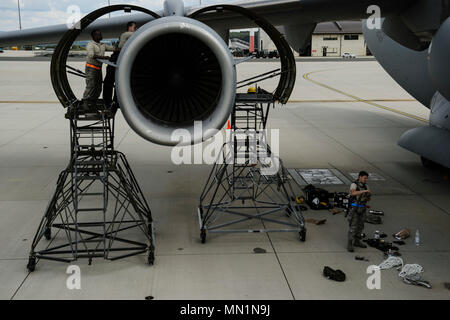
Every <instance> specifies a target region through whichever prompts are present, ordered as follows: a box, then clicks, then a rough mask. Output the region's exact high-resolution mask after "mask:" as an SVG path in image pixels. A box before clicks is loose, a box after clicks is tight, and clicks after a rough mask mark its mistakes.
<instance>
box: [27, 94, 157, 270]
mask: <svg viewBox="0 0 450 320" xmlns="http://www.w3.org/2000/svg"><path fill="white" fill-rule="evenodd" d="M79 103H80V102H77V104H79ZM79 110H80V108H78V107H77V105H75V106H74V107H69V109H68V113H67V115H66V118H68V119H69V121H70V136H71V158H70V162H69V165H68V166H67V168H66V169H65V170H64V171H62V172H61V173H60V175H59V178H58V181H57V186H56V190H55V193H54V195H53V197H52V199H51V200H50V203H49V205H48V207H47V210H46V212H45V215H44V217H43V218H42V220H41V223H40V225H39V228H38V230H37V233H36V235H35V237H34V240H33V244H32V246H31V252H30V258H29V261H28V265H27V268H28V270H29V271H34V270H35V266H36V261H37V259H47V260H54V261H61V262H67V263H70V262H72V261H75V260H77V259H80V258H87V259H89V264H91V262H92V259H93V258H104V259H107V260H117V259H121V258H125V257H130V256H133V255H138V254H143V253H148V263H149V264H150V265H152V264H153V263H154V260H155V255H154V250H155V248H154V235H153V221H152V216H151V211H150V208H149V206H148V203H147V201H146V200H145V198H144V196H143V194H142V191H141V189H140V187H139V185H138V183H137V181H136V178H135V176H134V174H133V172H132V170H131V168H130V165H129V164H128V161H127V159H126V157H125V155H124V154H123V153H121V152H118V151H116V150H114V117H115V112H113V111H110V109H108V108H106V107H105V105H104V104H103V102H102V101H101V100H99V102H98V103H97V107H96V108H95V110H96V111H94V112H90V113H89V112H82V111H79ZM135 229H138V231H139V232H134V233H133V231H134V230H135ZM54 231H57V233H56V234H55V237H53V239H52V234H53V232H54ZM139 236H140V237H139ZM43 238H45V239H46V240H52V241H51V243H50V244H47V246H46V248H45V249H41V250H37V247H38V245H39V244H40V243H41V242H43Z"/></svg>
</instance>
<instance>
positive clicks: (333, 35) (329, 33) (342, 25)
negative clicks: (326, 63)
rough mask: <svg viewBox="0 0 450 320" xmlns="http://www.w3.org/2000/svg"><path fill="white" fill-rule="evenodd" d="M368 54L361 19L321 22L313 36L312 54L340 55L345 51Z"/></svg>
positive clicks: (318, 55) (316, 55) (357, 54)
mask: <svg viewBox="0 0 450 320" xmlns="http://www.w3.org/2000/svg"><path fill="white" fill-rule="evenodd" d="M346 52H348V53H353V54H355V55H356V56H365V55H367V53H368V52H367V44H366V41H365V39H364V35H363V33H362V25H361V21H339V22H325V23H319V24H318V25H317V27H316V29H315V30H314V33H313V35H312V37H311V56H314V57H322V56H327V57H338V56H342V55H343V54H344V53H346Z"/></svg>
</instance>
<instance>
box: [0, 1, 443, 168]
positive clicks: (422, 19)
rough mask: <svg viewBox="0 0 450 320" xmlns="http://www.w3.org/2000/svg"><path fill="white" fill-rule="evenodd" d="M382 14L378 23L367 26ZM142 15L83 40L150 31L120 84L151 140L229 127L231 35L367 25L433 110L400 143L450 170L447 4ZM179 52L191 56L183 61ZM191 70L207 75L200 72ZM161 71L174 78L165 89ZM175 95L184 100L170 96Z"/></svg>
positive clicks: (317, 5)
mask: <svg viewBox="0 0 450 320" xmlns="http://www.w3.org/2000/svg"><path fill="white" fill-rule="evenodd" d="M130 7H133V8H131V9H135V7H134V6H130ZM242 10H244V11H242ZM377 10H378V13H379V14H380V16H379V20H376V18H375V19H373V20H371V22H372V23H373V25H370V23H366V21H369V20H365V19H368V18H369V19H371V16H372V14H376V13H377ZM125 11H127V10H125ZM128 11H129V10H128ZM138 11H139V10H138ZM140 11H143V12H140V13H136V14H134V13H133V14H132V15H122V16H117V17H112V18H110V19H100V20H96V21H89V23H87V22H86V20H85V21H84V22H83V23H85V24H87V26H86V27H84V26H83V25H81V27H82V28H81V29H82V30H80V33H79V34H78V37H77V40H78V41H80V40H89V39H90V32H91V31H92V30H94V29H100V30H101V31H102V33H103V35H104V37H105V38H109V37H111V38H114V37H116V36H117V34H118V33H120V32H121V31H123V26H124V25H125V24H126V22H127V21H130V20H133V21H136V22H137V23H138V24H139V25H142V27H141V28H140V29H139V30H138V31H137V32H136V33H135V34H134V35H133V36H132V37H131V38H130V40H129V41H128V42H127V44H126V45H125V47H124V48H123V50H122V52H121V54H120V57H119V60H118V63H117V72H116V86H117V92H118V97H119V105H120V107H121V110H122V112H123V113H124V116H125V118H126V120H127V122H128V123H129V124H130V126H131V127H132V128H133V129H134V130H135V131H136V132H137V133H138V134H139V135H141V136H142V137H144V138H145V139H147V140H149V141H152V142H154V143H158V144H162V145H172V144H173V142H172V141H171V140H170V135H171V132H172V131H173V129H174V128H186V129H188V130H190V131H191V130H193V122H194V120H203V125H204V126H206V128H205V130H206V131H207V129H220V128H222V127H223V125H224V124H225V123H226V121H227V120H228V117H229V115H230V113H231V110H232V107H233V103H234V98H235V95H236V73H235V69H234V62H233V58H232V56H231V54H230V51H229V49H228V46H227V45H226V43H228V39H227V37H228V34H229V30H230V29H241V28H254V27H258V26H261V24H262V22H261V21H262V20H264V21H267V22H269V23H270V25H271V26H269V27H273V26H275V27H277V29H278V30H281V32H282V34H283V35H284V37H285V39H286V40H287V42H288V43H289V45H290V46H291V47H292V48H294V49H295V50H299V49H301V48H303V47H304V46H305V45H306V44H307V40H308V38H309V37H310V35H311V34H312V32H313V31H314V29H315V27H316V25H317V23H320V22H326V21H338V20H355V19H363V21H362V24H363V32H364V35H365V39H366V41H367V44H368V47H369V49H370V51H371V52H372V54H373V55H374V56H375V57H376V59H377V60H378V62H379V63H380V64H381V65H382V67H383V68H384V69H385V70H386V71H387V72H388V73H389V74H390V75H391V76H392V78H393V79H394V80H395V81H397V82H398V83H399V84H400V85H401V86H402V87H403V88H404V89H405V90H406V91H407V92H408V93H410V94H411V95H412V96H413V97H415V98H416V99H417V100H418V101H419V102H421V103H422V104H423V105H424V106H426V107H427V108H430V109H431V114H430V119H429V125H428V126H423V127H419V128H415V129H412V130H409V131H407V132H405V133H404V134H403V135H402V136H401V138H400V140H399V142H398V143H399V145H400V146H402V147H403V148H406V149H407V150H410V151H412V152H414V153H416V154H418V155H420V156H421V158H422V162H423V164H424V165H425V166H428V165H431V164H435V163H438V164H441V165H443V166H445V167H450V118H449V114H450V81H449V80H450V76H449V75H450V58H449V57H450V18H449V15H450V1H449V0H396V1H392V0H278V1H272V0H261V1H241V2H236V3H233V4H232V6H230V5H229V4H223V5H219V4H216V5H212V6H203V7H201V6H200V7H199V6H197V7H185V6H184V3H183V1H181V0H167V1H165V2H164V9H163V10H162V11H160V12H150V11H149V10H147V9H145V8H144V10H140ZM105 12H106V11H105ZM260 18H261V19H260ZM91 22H92V23H91ZM377 23H379V26H378V27H377V26H376V24H377ZM263 25H264V24H263ZM67 30H68V27H67V25H65V24H64V25H55V26H49V27H41V28H33V29H24V30H20V31H11V32H2V33H0V47H6V46H12V45H28V44H36V43H40V44H41V43H57V42H58V41H60V40H61V38H62V37H63V35H64V34H65V33H66V32H67ZM179 48H182V49H183V52H184V53H188V52H191V54H183V55H179V54H178V52H177V50H179ZM205 57H206V58H205ZM192 66H195V67H196V68H197V69H196V70H197V71H198V70H207V71H205V72H206V73H204V74H202V72H197V71H196V72H194V71H193V69H192ZM294 68H295V67H294ZM145 72H147V73H148V74H147V75H146V74H145ZM137 74H138V76H136V75H137ZM160 74H165V75H168V76H165V77H164V79H166V80H167V81H166V82H165V81H162V80H161V79H162V77H161V76H160ZM180 74H181V75H182V77H180ZM130 79H131V81H130ZM130 82H132V83H133V86H130ZM205 82H206V83H205ZM188 84H189V85H188ZM162 86H164V90H162V88H163V87H162ZM180 88H188V90H187V89H186V90H180ZM291 89H292V88H284V89H283V90H284V91H283V90H282V92H281V93H280V95H279V96H278V97H277V98H278V100H279V101H280V102H282V103H283V102H286V101H287V99H286V98H289V95H290V92H291V91H292V90H291ZM176 90H178V92H179V93H178V94H177V95H176V96H174V95H173V94H171V92H176ZM59 98H60V100H61V97H59ZM174 99H175V100H176V99H179V100H178V101H175V100H174ZM203 138H205V137H203ZM193 142H199V141H193Z"/></svg>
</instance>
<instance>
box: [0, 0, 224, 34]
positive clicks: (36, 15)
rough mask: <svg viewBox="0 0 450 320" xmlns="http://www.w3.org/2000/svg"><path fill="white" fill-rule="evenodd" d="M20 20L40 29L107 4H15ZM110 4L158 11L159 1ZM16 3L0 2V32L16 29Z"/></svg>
mask: <svg viewBox="0 0 450 320" xmlns="http://www.w3.org/2000/svg"><path fill="white" fill-rule="evenodd" d="M19 1H20V8H21V16H22V28H23V29H25V28H33V27H42V26H47V25H53V24H60V23H66V21H67V18H68V17H69V16H70V14H69V13H67V8H68V7H69V6H71V5H77V6H79V7H80V9H81V12H82V14H87V13H89V12H91V11H93V10H95V9H98V8H101V7H104V6H106V5H108V0H19ZM110 2H111V4H122V3H130V4H135V5H138V6H142V7H146V8H148V9H152V10H160V9H162V7H163V0H134V1H130V0H110ZM226 2H233V1H231V0H202V4H211V3H226ZM184 3H185V5H186V6H192V5H198V4H199V3H200V0H185V1H184ZM18 17H19V15H18V10H17V0H0V31H10V30H17V29H19V18H18Z"/></svg>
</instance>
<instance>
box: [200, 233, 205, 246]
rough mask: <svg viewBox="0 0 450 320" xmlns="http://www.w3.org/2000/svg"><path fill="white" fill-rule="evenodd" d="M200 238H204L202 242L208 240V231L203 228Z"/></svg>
mask: <svg viewBox="0 0 450 320" xmlns="http://www.w3.org/2000/svg"><path fill="white" fill-rule="evenodd" d="M200 239H201V240H202V243H205V242H206V231H205V230H202V231H201V232H200Z"/></svg>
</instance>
